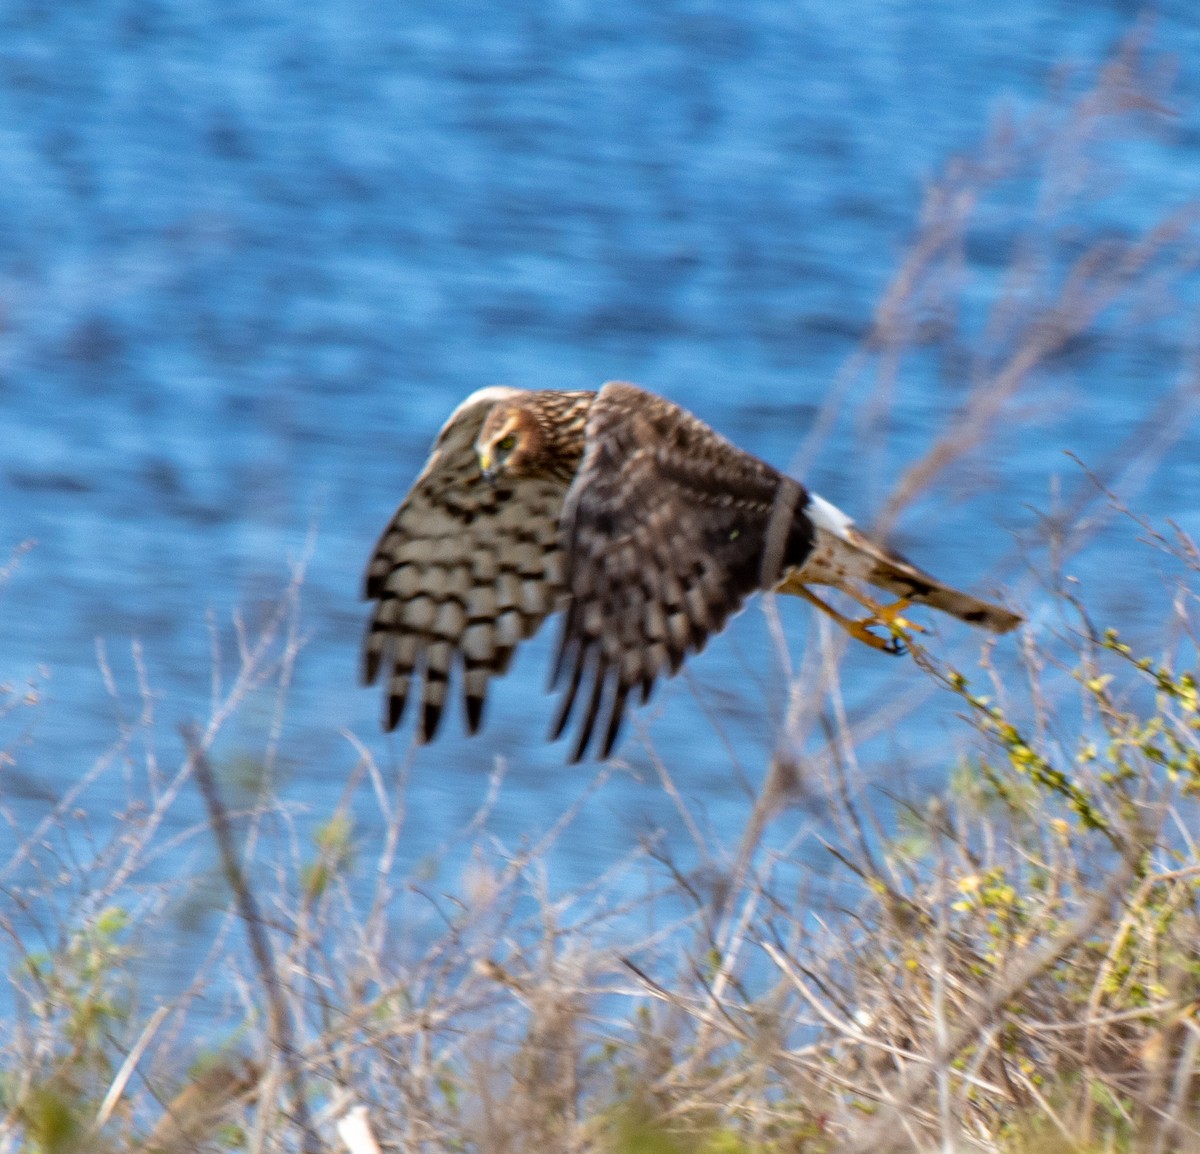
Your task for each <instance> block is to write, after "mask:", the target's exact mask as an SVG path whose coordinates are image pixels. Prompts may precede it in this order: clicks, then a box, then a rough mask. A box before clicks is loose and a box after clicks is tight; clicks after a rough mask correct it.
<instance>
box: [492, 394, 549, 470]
mask: <svg viewBox="0 0 1200 1154" xmlns="http://www.w3.org/2000/svg"><path fill="white" fill-rule="evenodd" d="M543 440H544V437H543V434H542V428H541V425H540V423H539V422H538V420H537V418H536V416H534V414H533V413H531V412H530V411H529V409H528V408H526V407H523V406H521V405H520V404H517V403H515V402H512V401H501V402H500V403H499V404H496V405H493V406H492V409H491V412H489V413H488V415H487V418H486V419H485V420H484V422H483V428H481V429H480V430H479V436H478V437H476V438H475V455H476V457H478V458H479V468H480V470H481V471H482V472H483V476H484V479H485V480H486V481H487V482H488V483H489V484H493V485H494V484H495V483H496V482H497V481H498V480H499V479H500V478H501V477H502V476H507V477H533V476H537V475H538V470H537V467H536V462H537V454H538V451H539V448H540V446H541V443H542V441H543Z"/></svg>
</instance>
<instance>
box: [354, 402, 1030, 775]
mask: <svg viewBox="0 0 1200 1154" xmlns="http://www.w3.org/2000/svg"><path fill="white" fill-rule="evenodd" d="M859 583H865V584H867V585H873V586H875V587H877V588H879V589H882V590H884V591H886V592H887V593H888V594H891V595H892V596H894V597H895V598H897V599H898V600H897V601H896V602H895V603H894V604H892V605H887V606H885V605H881V604H879V603H878V602H876V601H875V600H874V599H873V598H872V597H870V596H868V595H867V594H866V593H864V592H863V591H862V590H861V589H860V588H859V587H858V586H859ZM809 585H829V586H833V587H834V588H837V589H839V590H841V591H842V592H844V593H846V594H848V595H849V596H850V597H851V598H853V599H854V600H856V601H858V602H859V603H860V604H862V605H863V606H864V607H865V608H867V609H868V610H869V613H870V615H869V616H867V617H864V618H862V619H861V620H850V619H849V618H847V617H845V616H843V615H842V614H841V613H839V612H837V611H836V610H835V609H834V608H833V607H832V606H830V605H827V604H826V603H825V602H824V601H823V600H821V599H820V598H819V597H817V596H816V595H815V594H814V593H812V592H811V591H810V590H809V589H808V586H809ZM770 589H773V590H775V591H776V592H780V593H794V594H798V595H799V596H801V597H805V598H807V599H808V600H809V601H811V602H812V603H813V604H815V605H817V606H818V607H820V608H821V609H822V610H823V611H824V612H826V613H829V614H830V615H831V616H832V617H833V618H834V620H835V621H837V622H838V624H840V625H841V626H842V627H844V628H845V629H846V630H847V631H848V632H849V633H850V634H851V635H852V636H853V637H855V638H857V639H858V640H859V641H862V642H865V643H866V644H868V645H871V646H873V647H874V648H876V649H881V650H887V651H890V652H902V651H903V647H902V645H901V644H900V640H899V636H898V635H899V634H900V633H901V631H902V627H903V626H906V625H908V623H907V622H906V621H905V620H904V619H903V618H902V617H901V616H900V614H901V613H902V612H903V610H904V609H905V608H906V607H907V606H908V605H909V604H911V603H916V604H921V605H929V606H932V607H933V608H934V609H940V610H941V611H942V612H944V613H949V614H950V615H951V616H954V617H957V618H960V619H961V620H963V621H967V622H969V623H971V624H972V625H976V626H980V627H982V628H984V629H988V630H991V631H992V632H994V633H1006V632H1008V631H1009V630H1011V629H1014V628H1015V627H1016V626H1017V625H1018V624H1020V622H1021V621H1022V618H1021V617H1020V616H1019V615H1018V614H1016V613H1013V612H1011V611H1010V610H1008V609H1005V608H1004V607H1002V606H1000V605H993V604H991V603H989V602H987V601H981V600H979V599H978V598H976V597H972V596H971V595H970V594H968V593H962V592H960V591H959V590H957V589H953V588H951V587H950V586H948V585H945V584H943V583H942V582H941V581H938V580H937V579H936V578H935V577H932V576H930V575H929V574H928V573H926V572H924V571H923V570H921V569H918V568H917V567H916V566H915V565H913V564H912V563H911V562H909V561H907V560H906V559H905V558H904V557H901V556H900V555H899V554H898V553H895V552H892V551H891V550H889V549H887V548H885V547H884V546H883V545H881V544H879V543H878V542H876V541H872V540H871V539H870V538H869V537H867V536H866V535H865V534H863V533H862V532H861V531H860V530H859V529H857V528H856V527H855V524H854V522H853V521H852V520H851V519H850V518H849V517H848V516H846V514H844V513H843V512H841V511H840V510H839V509H837V508H835V507H834V506H833V505H831V504H830V503H829V502H828V501H825V500H823V499H822V498H821V497H818V496H817V495H816V494H815V493H810V492H809V491H808V490H807V489H805V488H804V486H803V485H801V484H800V483H799V482H798V481H795V480H793V479H792V478H790V477H787V476H785V475H784V474H782V473H780V472H779V471H778V470H776V469H774V468H772V467H771V466H770V465H768V464H767V463H766V462H764V461H760V460H759V459H758V458H757V457H754V456H751V455H750V454H749V453H746V452H743V450H741V449H739V448H738V447H737V446H736V445H734V444H732V443H731V442H730V441H727V440H726V439H725V438H724V437H722V436H721V435H720V434H719V433H717V432H715V431H714V430H713V429H711V428H710V427H709V426H708V425H706V424H705V423H704V422H703V421H701V420H700V419H699V418H697V417H695V416H693V415H692V414H691V413H689V412H687V411H686V410H684V409H682V408H680V407H679V406H678V405H676V404H673V403H672V402H670V401H668V400H666V399H664V398H663V397H660V396H657V395H655V394H654V393H649V392H646V391H645V390H643V389H640V388H637V387H636V386H634V385H630V384H625V383H623V382H620V381H613V382H610V383H609V384H606V385H604V386H603V388H601V389H600V390H599V391H598V392H563V391H555V390H543V391H530V390H525V389H513V388H507V387H503V386H494V387H491V388H486V389H480V390H479V391H478V392H475V393H472V394H471V395H470V396H469V397H467V399H466V400H465V401H463V403H462V404H461V405H459V406H458V408H457V409H455V410H454V412H453V413H452V414H451V415H450V419H449V420H448V421H447V422H446V424H445V425H444V426H443V428H442V430H441V432H440V433H439V434H438V437H437V440H436V442H435V443H434V446H433V451H432V453H431V454H430V457H429V460H428V461H427V462H426V464H425V468H424V469H423V470H422V472H421V475H420V476H419V477H418V478H417V480H416V482H415V483H414V484H413V487H412V490H411V491H410V492H409V494H408V496H407V497H405V498H404V501H403V503H402V504H401V505H400V508H399V509H397V511H396V513H395V515H394V516H393V517H392V520H391V522H390V524H389V525H388V527H387V528H386V529H385V530H384V532H383V535H382V536H381V537H380V539H379V543H378V544H377V545H376V546H375V552H374V554H373V555H372V557H371V561H370V565H369V566H368V568H367V574H366V593H365V595H366V597H367V598H368V599H369V600H373V601H374V602H375V605H374V608H373V612H372V614H371V621H370V625H369V628H368V631H367V637H366V644H365V651H364V666H363V673H364V678H365V681H366V682H367V683H368V684H371V683H373V682H374V681H375V680H376V678H377V677H378V676H379V674H380V672H381V671H382V672H383V673H384V675H385V677H386V683H387V690H386V692H387V711H386V716H385V720H384V727H385V728H386V729H388V730H391V729H394V728H395V727H396V725H398V724H399V722H400V720H401V718H402V717H403V715H404V707H405V703H406V702H407V701H408V699H409V697H410V696H411V695H412V694H413V688H414V679H417V678H421V679H423V686H422V687H421V690H420V697H421V703H422V704H421V717H420V720H419V736H420V740H421V741H422V742H426V741H429V740H431V739H432V738H433V737H434V735H435V734H436V733H437V730H438V725H439V722H440V721H441V717H442V711H443V708H444V706H445V704H446V695H447V692H448V689H449V684H450V678H451V670H452V668H453V667H454V666H455V665H458V666H460V667H461V670H462V672H461V680H462V692H463V699H464V704H465V709H466V723H467V728H468V730H469V731H470V732H471V733H475V732H476V731H477V730H478V729H479V726H480V723H481V721H482V719H483V705H484V699H485V697H486V695H487V686H488V681H489V680H490V679H491V678H492V677H495V676H498V675H500V674H503V673H504V672H505V671H506V670H507V668H508V665H509V662H510V661H511V659H512V655H513V652H514V650H515V649H516V647H517V646H518V645H519V644H520V643H521V641H523V640H524V639H525V638H527V637H530V636H532V635H533V633H534V632H535V631H536V630H537V629H538V627H539V626H540V625H541V623H542V622H543V621H544V620H545V618H546V617H547V616H549V615H550V614H552V613H554V612H556V611H558V610H562V611H563V622H562V634H561V638H560V641H559V644H558V655H557V659H556V661H555V665H554V675H553V678H552V686H557V685H562V684H565V694H564V696H563V699H562V705H561V708H560V710H559V714H558V718H557V721H556V723H555V726H554V730H553V737H554V738H557V737H559V736H561V734H562V733H563V731H564V730H565V729H566V727H567V725H568V723H569V722H570V720H571V716H572V714H573V712H575V710H576V706H577V704H581V705H582V720H581V721H580V723H579V728H578V733H577V736H576V740H575V746H574V752H573V754H572V760H573V761H578V760H579V759H580V758H582V757H583V756H584V755H585V753H586V752H587V751H588V748H589V746H590V745H591V744H592V739H593V735H595V736H596V737H597V743H596V748H597V750H598V752H599V754H600V756H601V757H608V756H609V754H610V753H611V752H612V750H613V747H614V745H615V744H616V740H617V736H618V731H619V730H620V726H621V721H622V718H623V716H624V713H625V707H626V702H627V699H628V697H629V694H630V693H631V692H633V691H637V693H638V694H639V695H640V697H641V700H642V701H643V702H644V701H646V700H647V699H648V698H649V696H650V691H651V689H652V688H653V686H654V684H655V682H656V680H657V679H658V678H659V677H661V676H670V675H671V674H674V673H675V672H677V671H678V669H679V667H680V664H681V663H682V662H683V660H684V658H685V657H686V656H687V654H688V653H699V652H700V650H702V649H703V648H704V645H705V642H706V641H707V639H708V638H709V636H710V635H712V634H713V633H716V632H718V631H719V630H720V629H721V628H722V627H723V626H724V625H725V622H726V620H727V619H728V618H729V616H730V615H731V614H732V613H735V612H737V611H738V610H739V609H740V608H741V606H742V603H743V602H744V601H745V599H746V598H747V597H748V596H749V595H750V594H751V593H754V592H755V591H757V590H770ZM875 629H882V630H883V632H884V635H882V636H881V635H879V634H877V633H876V632H873V630H875ZM598 723H599V724H600V729H599V731H598V730H597V724H598Z"/></svg>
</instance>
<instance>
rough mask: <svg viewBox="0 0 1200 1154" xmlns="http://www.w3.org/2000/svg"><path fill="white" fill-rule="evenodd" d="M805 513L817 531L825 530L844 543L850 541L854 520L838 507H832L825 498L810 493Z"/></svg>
mask: <svg viewBox="0 0 1200 1154" xmlns="http://www.w3.org/2000/svg"><path fill="white" fill-rule="evenodd" d="M804 511H805V513H807V514H808V518H809V520H810V521H812V523H813V525H814V526H815V527H816V528H817V529H824V530H825V532H826V533H832V534H833V535H834V536H835V537H840V538H841V539H842V540H843V541H849V540H850V532H849V530H851V529H852V528H853V527H854V520H853V518H851V517H848V516H846V514H845V513H843V512H842V511H841V509H839V508H838V507H837V506H836V505H831V504H830V503H829V502H828V501H826V500H825V498H824V497H818V496H817V495H816V493H809V495H808V505H807V506H805V509H804Z"/></svg>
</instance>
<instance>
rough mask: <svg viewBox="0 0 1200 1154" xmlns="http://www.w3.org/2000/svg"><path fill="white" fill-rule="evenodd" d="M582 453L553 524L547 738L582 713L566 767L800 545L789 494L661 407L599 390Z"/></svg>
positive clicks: (805, 537) (803, 524) (688, 420)
mask: <svg viewBox="0 0 1200 1154" xmlns="http://www.w3.org/2000/svg"><path fill="white" fill-rule="evenodd" d="M585 443H586V447H585V450H584V456H583V461H582V463H581V464H580V467H579V471H578V473H577V474H576V477H575V481H574V483H573V484H572V486H571V489H570V491H569V493H568V495H567V500H566V504H565V505H564V508H563V514H562V541H563V546H564V549H565V552H566V586H567V589H568V591H569V593H570V595H571V600H570V602H569V604H568V606H567V611H566V614H565V617H564V620H563V634H562V640H561V642H560V645H559V653H558V660H557V663H556V667H555V674H554V680H555V683H558V682H559V681H560V680H561V679H562V678H563V677H564V676H565V677H566V679H567V687H566V696H565V698H564V700H563V703H562V708H561V711H560V713H559V718H558V722H557V726H556V728H555V732H554V736H555V737H557V736H559V735H560V734H561V733H562V732H563V730H564V729H565V728H566V726H567V724H568V722H569V721H570V718H571V714H572V711H573V709H574V707H575V703H576V701H577V700H583V702H584V707H583V716H582V721H581V722H580V729H579V735H578V738H577V740H576V743H575V750H574V754H573V759H574V760H576V761H577V760H579V758H581V757H582V756H583V755H584V753H585V752H586V751H587V748H588V746H589V744H590V742H591V739H592V734H593V732H594V730H595V726H596V722H597V720H598V718H599V717H600V715H601V712H602V709H603V708H606V709H607V721H606V724H605V727H604V731H603V734H602V736H601V738H600V741H599V752H600V755H601V756H602V757H607V756H608V754H609V753H610V752H611V751H612V748H613V745H614V743H615V742H616V739H617V733H618V731H619V728H620V725H621V718H622V715H623V712H624V709H625V703H626V699H627V697H628V696H629V693H630V691H631V690H632V689H634V688H635V687H639V688H640V690H641V694H642V700H643V701H644V700H645V699H646V698H647V697H649V695H650V691H651V689H652V687H653V685H654V682H655V679H656V678H658V677H659V676H660V675H662V674H663V673H674V672H676V670H678V668H679V666H680V663H681V662H682V661H683V659H684V657H685V656H686V655H687V653H688V652H699V651H700V650H701V649H702V648H703V647H704V644H705V642H706V641H707V639H708V637H709V635H710V634H712V633H715V632H717V631H718V630H720V629H721V627H722V626H723V625H724V624H725V621H726V620H727V618H728V617H729V615H730V614H731V613H734V612H736V611H737V610H738V609H739V608H741V605H742V603H743V601H744V600H745V599H746V597H747V596H748V595H749V594H750V593H752V592H754V591H755V590H756V589H763V588H770V587H772V586H774V585H775V584H777V583H778V581H779V579H780V577H781V575H782V573H783V572H784V571H785V570H786V569H788V568H790V567H792V566H795V565H798V564H800V563H801V562H802V561H803V559H804V558H805V556H807V554H808V551H809V549H810V548H811V544H812V526H811V524H810V523H809V521H808V518H807V517H806V516H805V515H804V513H803V507H804V506H805V504H806V503H807V494H806V493H805V491H804V490H803V489H802V488H801V486H800V485H799V484H797V483H796V482H795V481H792V480H790V479H789V478H786V477H784V476H782V475H781V474H780V473H778V472H777V471H776V470H775V469H772V468H771V466H770V465H767V464H766V463H765V462H763V461H760V460H758V459H757V458H756V457H752V456H751V455H750V454H749V453H745V452H743V451H742V450H740V449H738V448H737V447H736V446H734V445H733V444H731V443H730V442H729V441H727V440H725V438H724V437H721V436H720V435H719V434H717V433H716V432H714V431H713V430H712V429H710V428H709V427H708V426H707V425H705V424H704V423H703V422H702V421H700V420H698V419H697V418H696V417H693V416H692V415H691V414H689V413H687V412H685V411H684V410H683V409H681V408H679V406H677V405H674V404H672V403H671V402H669V401H666V400H664V399H663V398H661V397H657V396H655V395H654V394H652V393H647V392H644V391H643V390H641V389H638V388H635V387H634V386H633V385H627V384H623V383H619V382H616V383H610V384H607V385H605V386H604V388H603V389H602V390H601V391H600V393H599V394H598V395H597V398H596V400H595V401H594V402H593V404H592V408H591V412H590V414H589V416H588V422H587V429H586V433H585Z"/></svg>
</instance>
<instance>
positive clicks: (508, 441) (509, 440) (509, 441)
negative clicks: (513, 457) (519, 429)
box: [496, 433, 517, 453]
mask: <svg viewBox="0 0 1200 1154" xmlns="http://www.w3.org/2000/svg"><path fill="white" fill-rule="evenodd" d="M516 444H517V437H516V434H515V433H509V434H508V436H506V437H501V438H500V440H498V441H497V442H496V448H497V449H499V450H500V452H502V453H507V452H508V451H509V450H510V449H513V448H516Z"/></svg>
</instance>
